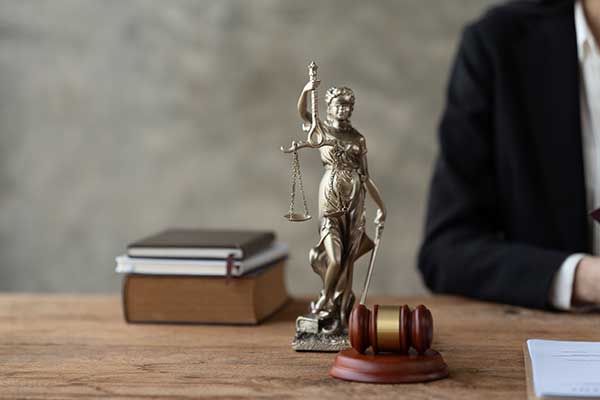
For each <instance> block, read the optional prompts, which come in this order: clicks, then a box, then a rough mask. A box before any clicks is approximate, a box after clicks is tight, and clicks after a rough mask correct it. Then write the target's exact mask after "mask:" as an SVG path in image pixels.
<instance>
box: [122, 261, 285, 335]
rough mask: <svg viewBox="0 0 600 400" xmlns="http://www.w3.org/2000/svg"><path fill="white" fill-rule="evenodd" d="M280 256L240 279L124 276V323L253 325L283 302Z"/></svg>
mask: <svg viewBox="0 0 600 400" xmlns="http://www.w3.org/2000/svg"><path fill="white" fill-rule="evenodd" d="M284 266H285V260H283V261H280V262H278V263H275V264H273V265H270V266H266V267H264V268H260V269H257V270H255V271H253V272H251V273H249V274H246V275H244V276H241V277H239V278H230V279H226V278H224V277H213V276H177V275H142V274H129V275H125V277H124V280H123V309H124V314H125V319H126V320H127V321H128V322H172V323H173V322H174V323H212V324H258V323H259V322H261V321H263V320H264V319H266V318H268V317H269V316H270V315H272V314H273V313H275V312H276V311H277V310H279V309H280V308H281V307H283V305H284V304H285V303H286V301H287V300H288V295H287V291H286V288H285V281H284Z"/></svg>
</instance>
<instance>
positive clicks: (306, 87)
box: [302, 81, 321, 92]
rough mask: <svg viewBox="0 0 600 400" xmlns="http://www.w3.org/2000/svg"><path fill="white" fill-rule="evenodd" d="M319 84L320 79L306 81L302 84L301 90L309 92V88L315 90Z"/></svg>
mask: <svg viewBox="0 0 600 400" xmlns="http://www.w3.org/2000/svg"><path fill="white" fill-rule="evenodd" d="M320 84H321V81H308V83H307V84H306V85H304V89H302V91H303V92H310V91H311V90H315V89H316V88H318V87H319V85H320Z"/></svg>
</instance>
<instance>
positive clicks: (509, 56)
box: [418, 1, 595, 308]
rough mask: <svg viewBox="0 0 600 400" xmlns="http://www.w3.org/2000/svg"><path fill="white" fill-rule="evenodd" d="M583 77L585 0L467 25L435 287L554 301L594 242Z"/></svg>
mask: <svg viewBox="0 0 600 400" xmlns="http://www.w3.org/2000/svg"><path fill="white" fill-rule="evenodd" d="M578 75H579V68H578V59H577V44H576V34H575V22H574V10H573V1H545V2H531V1H529V2H513V3H509V4H505V5H502V6H500V7H497V8H494V9H492V10H490V11H489V12H488V13H487V14H485V15H484V16H483V17H482V18H481V19H480V20H478V21H476V22H475V23H473V24H471V25H469V26H467V27H466V28H465V30H464V33H463V36H462V40H461V43H460V47H459V50H458V54H457V55H456V60H455V63H454V67H453V69H452V73H451V77H450V82H449V86H448V93H447V104H446V108H445V111H444V113H443V116H442V119H441V123H440V127H439V143H440V154H439V156H438V159H437V161H436V164H435V169H434V174H433V178H432V182H431V191H430V197H429V204H428V210H427V218H426V228H425V238H424V241H423V244H422V247H421V250H420V253H419V260H418V264H419V268H420V270H421V272H422V275H423V278H424V280H425V283H426V284H427V286H428V287H429V288H431V289H432V290H433V291H435V292H447V293H455V294H463V295H467V296H472V297H476V298H480V299H486V300H493V301H498V302H503V303H509V304H516V305H523V306H528V307H536V308H546V307H549V301H548V299H549V289H550V286H551V283H552V278H553V277H554V274H555V272H556V271H557V270H558V269H559V268H560V266H561V264H562V263H563V261H564V260H565V259H566V257H568V256H569V255H570V254H572V253H574V252H586V251H588V245H589V243H588V229H587V224H588V218H589V217H588V207H587V205H586V200H585V184H584V169H583V159H582V138H581V128H580V109H579V76H578ZM590 206H595V205H590Z"/></svg>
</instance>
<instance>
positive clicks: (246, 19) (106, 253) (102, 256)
mask: <svg viewBox="0 0 600 400" xmlns="http://www.w3.org/2000/svg"><path fill="white" fill-rule="evenodd" d="M492 3H493V2H492V1H486V0H456V1H447V0H426V1H423V0H404V1H398V0H389V1H370V2H366V1H352V2H351V1H346V0H336V1H326V2H320V1H292V0H288V1H278V0H253V1H244V0H220V1H191V0H189V1H183V0H181V1H175V0H170V1H150V0H137V1H136V0H128V1H121V0H118V1H117V0H55V1H29V0H27V1H25V0H4V1H2V2H0V290H5V291H6V290H8V291H43V292H117V291H119V290H120V277H119V276H117V275H116V274H115V273H114V272H113V270H114V257H115V256H117V255H119V254H121V253H123V252H124V250H125V247H126V245H127V243H128V242H131V241H133V240H136V239H139V238H141V237H143V236H146V235H148V234H151V233H155V232H156V231H159V230H161V229H163V228H166V227H174V226H180V227H229V228H264V229H273V230H275V231H276V232H277V234H278V235H279V237H280V238H281V239H282V240H284V241H286V242H288V243H289V244H290V246H291V256H292V257H291V259H290V264H289V268H288V270H287V284H288V289H289V291H290V292H291V293H292V294H294V295H301V294H308V295H316V294H317V293H318V291H319V289H320V280H319V279H318V277H317V276H316V275H315V274H314V273H313V272H312V270H311V269H310V267H309V266H308V263H307V254H308V250H309V248H310V247H311V246H313V245H314V244H315V243H316V241H317V238H318V231H317V229H318V225H317V224H318V221H317V220H316V219H313V220H311V221H309V222H306V223H302V224H292V223H289V222H287V221H285V220H284V219H283V218H282V215H283V214H284V213H285V212H286V211H287V208H288V204H289V192H290V183H291V182H290V162H291V158H290V157H289V156H288V155H284V154H282V153H281V152H280V151H279V146H281V145H283V144H288V143H289V142H290V141H291V140H292V139H299V138H302V137H303V136H304V134H303V133H302V132H301V129H300V119H299V116H298V114H297V110H296V101H297V98H298V95H299V93H300V90H301V89H302V87H303V86H304V84H305V82H306V80H307V78H308V74H307V69H306V66H307V64H308V63H309V62H310V60H315V61H316V63H317V64H318V65H319V67H320V68H319V75H320V78H321V80H322V86H321V92H320V93H321V98H323V96H322V95H323V94H324V92H325V89H327V88H328V87H329V86H332V85H347V86H350V87H352V88H353V89H354V91H355V93H356V98H357V99H356V106H355V112H354V115H353V118H352V122H353V125H354V126H355V127H356V128H357V129H358V130H359V131H360V132H361V133H362V134H363V135H364V136H365V137H366V139H367V144H368V147H369V154H368V158H369V168H370V173H371V175H372V176H373V178H374V180H375V182H376V183H377V184H378V186H379V188H380V190H381V192H382V194H383V197H384V200H385V202H386V204H387V206H388V210H389V215H388V219H387V222H386V230H385V234H384V238H383V241H382V247H381V249H380V252H379V256H378V260H377V261H378V262H377V266H376V273H375V275H374V278H373V282H372V286H371V290H372V293H379V294H395V295H403V294H407V295H408V294H418V293H423V292H424V291H425V288H424V286H423V284H422V283H421V279H420V276H419V274H418V273H417V271H416V261H415V260H416V254H417V250H418V246H419V242H420V239H421V236H422V231H423V220H424V212H425V205H426V198H427V188H428V184H429V179H430V175H431V170H432V162H433V160H434V157H435V155H436V152H437V142H436V128H437V124H438V120H439V116H440V112H441V110H442V107H443V103H444V95H445V89H446V82H447V79H448V74H449V68H450V65H451V62H452V58H453V56H454V53H455V51H456V46H457V43H458V40H459V38H460V33H461V29H462V27H463V26H464V24H465V23H467V22H468V21H470V20H472V19H473V18H476V17H477V16H478V15H480V14H481V13H482V12H483V11H484V10H485V9H486V8H487V7H489V6H490V5H491V4H492ZM321 109H324V104H323V102H322V103H321ZM300 161H301V165H302V172H303V176H304V183H305V187H306V189H307V195H308V202H309V207H310V209H311V212H312V213H313V214H316V212H317V208H316V207H317V202H316V193H317V186H318V182H319V179H320V175H321V173H322V167H321V164H320V161H319V158H318V156H317V154H316V152H314V151H313V152H311V151H304V153H302V154H301V159H300ZM368 212H369V214H368V221H369V223H370V226H369V228H370V229H372V223H371V222H372V220H373V217H374V209H373V204H372V203H370V204H369V211H368ZM366 258H368V257H365V260H363V261H362V262H361V263H360V266H357V268H356V275H355V282H356V285H355V288H358V287H359V286H361V285H362V282H363V277H364V272H365V270H366V268H365V266H366Z"/></svg>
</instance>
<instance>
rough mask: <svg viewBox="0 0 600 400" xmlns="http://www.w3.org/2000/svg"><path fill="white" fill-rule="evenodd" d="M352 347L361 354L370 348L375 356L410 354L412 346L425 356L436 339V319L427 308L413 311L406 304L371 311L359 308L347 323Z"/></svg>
mask: <svg viewBox="0 0 600 400" xmlns="http://www.w3.org/2000/svg"><path fill="white" fill-rule="evenodd" d="M348 332H349V336H350V344H351V345H352V347H353V348H354V349H355V350H356V351H358V352H359V353H364V352H365V351H366V350H367V349H368V348H369V347H372V348H373V352H374V353H400V354H407V353H408V350H409V349H410V348H411V347H414V349H415V350H416V351H417V352H418V353H419V354H423V353H425V351H426V350H427V349H429V348H430V347H431V342H432V340H433V317H432V316H431V312H430V311H429V310H428V309H427V307H425V306H424V305H420V306H418V307H417V308H416V309H414V310H413V311H411V310H410V308H409V307H408V306H407V305H403V306H381V305H378V304H375V305H374V306H373V311H372V312H371V311H370V310H369V309H368V308H367V307H365V306H364V305H363V304H359V305H358V306H356V307H355V308H354V309H353V310H352V313H351V314H350V320H349V321H348Z"/></svg>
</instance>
